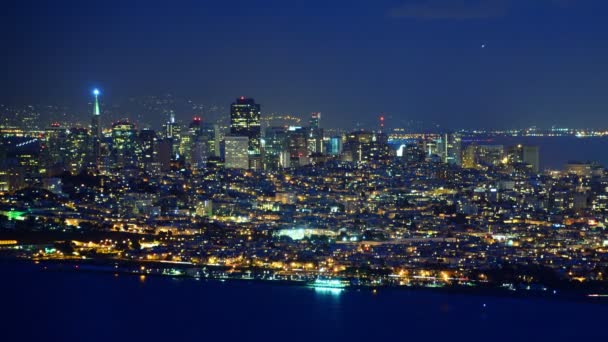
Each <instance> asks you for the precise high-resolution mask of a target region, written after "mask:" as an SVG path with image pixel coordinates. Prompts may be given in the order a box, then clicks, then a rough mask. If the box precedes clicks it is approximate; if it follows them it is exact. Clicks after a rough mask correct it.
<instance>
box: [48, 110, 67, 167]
mask: <svg viewBox="0 0 608 342" xmlns="http://www.w3.org/2000/svg"><path fill="white" fill-rule="evenodd" d="M66 141H67V130H66V128H65V127H62V126H61V124H59V123H58V122H54V123H52V124H51V125H50V127H47V129H45V130H44V142H45V149H44V159H45V160H44V164H45V165H46V166H45V167H46V169H47V172H48V173H49V175H56V174H60V173H62V172H63V171H64V167H65V164H66V160H65V158H66V150H67V146H66Z"/></svg>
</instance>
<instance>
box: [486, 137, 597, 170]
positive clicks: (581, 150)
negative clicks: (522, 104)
mask: <svg viewBox="0 0 608 342" xmlns="http://www.w3.org/2000/svg"><path fill="white" fill-rule="evenodd" d="M476 140H478V144H488V145H504V146H513V145H517V144H523V145H536V146H538V147H539V156H540V167H541V170H542V169H555V170H561V169H562V168H563V167H564V164H566V163H567V162H569V161H583V162H586V161H591V162H597V163H599V164H601V165H602V166H607V165H608V154H606V153H605V151H606V150H607V149H608V138H605V137H590V138H577V137H574V136H558V137H534V136H523V137H522V136H517V137H512V136H493V137H481V138H479V137H478V138H476Z"/></svg>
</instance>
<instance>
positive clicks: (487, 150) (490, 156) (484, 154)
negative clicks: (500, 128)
mask: <svg viewBox="0 0 608 342" xmlns="http://www.w3.org/2000/svg"><path fill="white" fill-rule="evenodd" d="M504 154H505V149H504V146H502V145H479V146H478V148H477V153H476V160H477V164H480V165H483V166H499V165H500V164H501V163H502V162H503V159H504Z"/></svg>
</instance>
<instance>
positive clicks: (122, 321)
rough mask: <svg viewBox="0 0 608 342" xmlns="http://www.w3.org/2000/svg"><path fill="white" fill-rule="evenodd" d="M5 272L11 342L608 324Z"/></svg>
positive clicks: (228, 286) (451, 303)
mask: <svg viewBox="0 0 608 342" xmlns="http://www.w3.org/2000/svg"><path fill="white" fill-rule="evenodd" d="M0 270H1V271H2V278H1V279H2V286H1V289H2V298H3V299H2V301H1V302H2V306H1V308H2V317H1V320H0V322H1V323H0V325H1V328H2V329H1V334H2V335H1V336H4V337H8V338H6V339H4V338H3V339H2V340H3V341H13V340H18V341H33V340H40V341H125V340H129V341H222V340H223V341H243V340H250V341H364V340H367V341H383V340H386V341H408V340H409V341H426V340H431V341H435V340H438V341H439V340H441V341H446V340H452V341H465V340H468V341H567V340H573V339H575V340H584V339H586V338H598V340H600V339H599V338H601V339H603V338H604V337H605V336H606V328H605V323H604V322H605V320H606V318H607V317H608V306H604V305H600V304H590V303H579V302H568V301H551V300H546V299H540V298H525V299H522V298H519V299H518V298H495V297H485V296H474V295H468V296H467V295H454V294H445V293H438V292H426V291H408V290H381V291H379V292H378V293H377V294H373V293H371V292H370V291H363V290H362V291H356V290H352V291H344V292H340V293H333V292H319V291H315V290H314V289H309V288H305V287H298V286H286V285H274V284H267V283H247V282H219V281H197V280H194V279H181V280H176V279H171V278H166V277H163V278H158V277H157V278H151V277H149V278H147V279H145V280H143V281H142V280H140V279H139V278H138V277H137V276H130V275H120V276H118V277H115V276H114V275H112V274H108V273H86V272H77V271H75V272H55V271H43V270H40V268H39V267H38V266H33V265H29V264H27V265H20V264H17V265H15V264H14V263H0ZM484 304H486V307H485V308H484V306H483V305H484ZM17 338H18V339H17Z"/></svg>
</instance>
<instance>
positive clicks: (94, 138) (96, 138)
mask: <svg viewBox="0 0 608 342" xmlns="http://www.w3.org/2000/svg"><path fill="white" fill-rule="evenodd" d="M100 93H101V92H100V91H99V89H93V96H94V97H95V100H94V103H93V117H92V118H91V160H90V167H91V169H93V170H98V168H99V162H100V154H101V147H100V140H101V123H100V122H99V121H100V117H101V111H100V109H99V94H100Z"/></svg>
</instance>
